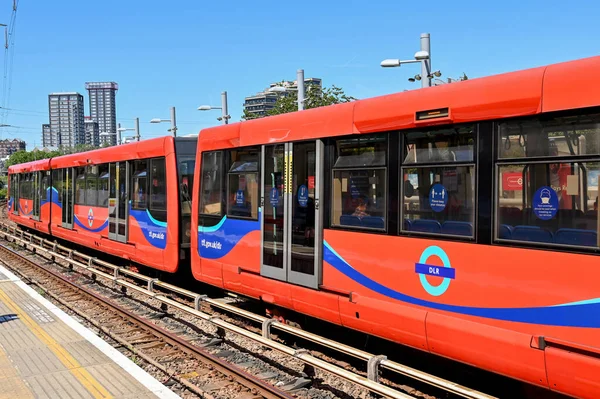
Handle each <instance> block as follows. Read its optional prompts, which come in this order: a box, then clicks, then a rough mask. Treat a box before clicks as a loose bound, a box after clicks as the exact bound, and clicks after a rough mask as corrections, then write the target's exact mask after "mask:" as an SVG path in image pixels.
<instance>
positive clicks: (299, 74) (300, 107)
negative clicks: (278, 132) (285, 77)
mask: <svg viewBox="0 0 600 399" xmlns="http://www.w3.org/2000/svg"><path fill="white" fill-rule="evenodd" d="M296 80H297V81H298V83H297V86H298V111H302V110H303V109H304V93H305V92H304V69H298V71H297V72H296Z"/></svg>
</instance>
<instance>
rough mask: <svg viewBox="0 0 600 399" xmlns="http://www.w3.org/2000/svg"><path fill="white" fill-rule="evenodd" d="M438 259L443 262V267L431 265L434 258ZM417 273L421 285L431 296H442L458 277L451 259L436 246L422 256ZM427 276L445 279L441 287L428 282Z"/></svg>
mask: <svg viewBox="0 0 600 399" xmlns="http://www.w3.org/2000/svg"><path fill="white" fill-rule="evenodd" d="M432 256H435V257H438V258H439V259H440V260H441V261H442V265H443V266H437V265H433V264H431V263H429V259H430V258H431V257H432ZM415 273H417V274H418V275H419V280H420V281H421V285H422V286H423V288H424V289H425V291H427V293H428V294H429V295H432V296H440V295H442V294H443V293H444V292H446V291H447V290H448V287H450V281H451V280H454V278H455V277H456V269H454V268H452V265H451V264H450V258H448V255H447V254H446V252H445V251H444V250H443V249H442V248H440V247H438V246H435V245H432V246H430V247H427V248H426V249H425V250H424V251H423V253H422V254H421V258H420V259H419V262H418V263H416V264H415ZM427 276H436V277H443V280H442V283H441V284H440V285H432V284H431V283H430V282H429V281H427Z"/></svg>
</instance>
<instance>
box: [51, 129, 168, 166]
mask: <svg viewBox="0 0 600 399" xmlns="http://www.w3.org/2000/svg"><path fill="white" fill-rule="evenodd" d="M173 149H174V147H173V137H172V136H165V137H158V138H154V139H148V140H142V141H134V142H132V143H128V144H123V145H115V146H112V147H106V148H100V149H98V150H92V151H86V152H79V153H75V154H68V155H62V156H60V157H56V158H52V160H51V162H50V166H51V167H52V168H67V167H77V166H84V165H86V164H91V165H98V164H102V163H107V162H118V161H129V160H134V159H143V158H153V157H160V156H166V155H168V154H169V153H171V152H172V151H173Z"/></svg>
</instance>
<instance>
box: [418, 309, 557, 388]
mask: <svg viewBox="0 0 600 399" xmlns="http://www.w3.org/2000/svg"><path fill="white" fill-rule="evenodd" d="M426 325H427V342H428V343H429V350H430V351H431V352H432V353H436V354H439V355H442V356H446V357H449V358H452V359H455V360H459V361H462V362H465V363H468V364H471V365H474V366H476V367H480V368H484V369H487V370H493V371H494V372H497V373H500V374H504V375H508V376H511V377H515V378H518V379H520V380H523V381H527V382H529V383H532V384H535V385H541V386H544V387H547V386H548V381H547V379H546V367H545V363H544V352H543V351H541V350H539V349H533V348H531V340H532V336H531V335H529V334H523V333H519V332H516V331H512V330H508V329H503V328H496V327H492V326H488V325H485V324H482V323H475V322H471V321H467V320H464V319H461V318H458V317H452V316H446V315H443V314H438V313H434V312H429V313H428V314H427V323H426Z"/></svg>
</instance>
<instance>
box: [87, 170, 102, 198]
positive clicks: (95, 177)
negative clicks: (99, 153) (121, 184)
mask: <svg viewBox="0 0 600 399" xmlns="http://www.w3.org/2000/svg"><path fill="white" fill-rule="evenodd" d="M93 166H96V167H97V168H98V170H100V167H99V165H88V166H87V167H86V168H85V205H86V206H93V207H97V206H98V174H93V173H91V170H92V167H93ZM92 176H93V178H92V179H90V177H92ZM92 180H93V181H95V182H96V184H95V189H94V190H93V196H94V201H93V202H92V201H90V199H89V198H88V193H89V192H90V189H89V188H88V182H89V181H92Z"/></svg>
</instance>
